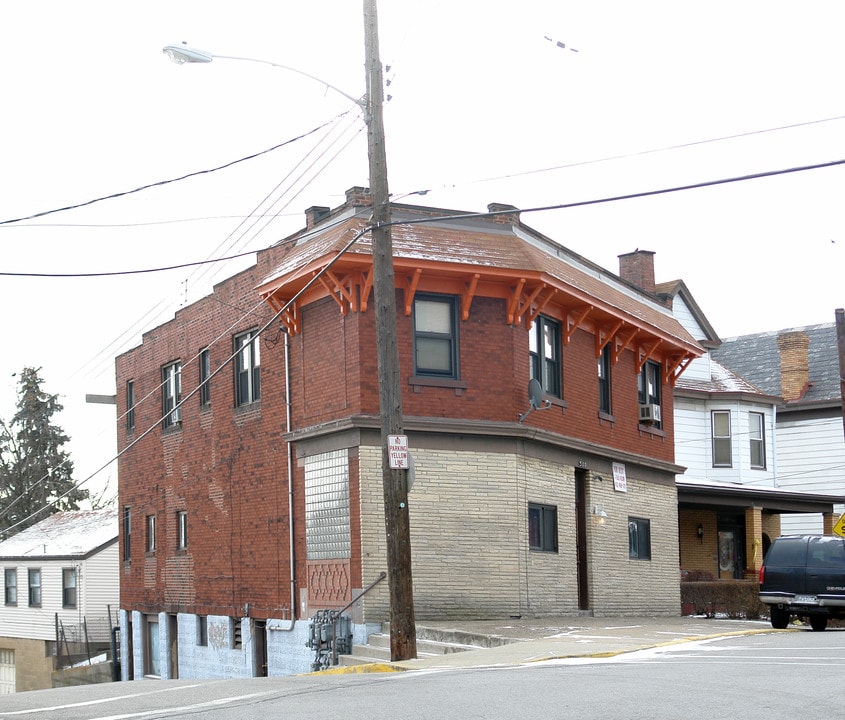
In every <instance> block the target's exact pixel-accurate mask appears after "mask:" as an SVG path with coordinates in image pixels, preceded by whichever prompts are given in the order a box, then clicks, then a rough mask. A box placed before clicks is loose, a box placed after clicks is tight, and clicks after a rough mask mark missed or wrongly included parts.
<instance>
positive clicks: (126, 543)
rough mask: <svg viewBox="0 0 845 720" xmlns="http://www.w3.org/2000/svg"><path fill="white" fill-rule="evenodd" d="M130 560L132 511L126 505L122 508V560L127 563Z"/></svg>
mask: <svg viewBox="0 0 845 720" xmlns="http://www.w3.org/2000/svg"><path fill="white" fill-rule="evenodd" d="M131 558H132V511H131V510H130V508H129V506H128V505H124V506H123V559H124V561H126V562H128V561H129V560H130V559H131Z"/></svg>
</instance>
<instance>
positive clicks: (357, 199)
mask: <svg viewBox="0 0 845 720" xmlns="http://www.w3.org/2000/svg"><path fill="white" fill-rule="evenodd" d="M346 202H347V204H349V205H351V206H352V207H369V206H370V205H372V204H373V198H372V196H371V195H370V188H365V187H360V186H357V185H356V186H355V187H351V188H349V190H347V191H346Z"/></svg>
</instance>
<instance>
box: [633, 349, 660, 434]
mask: <svg viewBox="0 0 845 720" xmlns="http://www.w3.org/2000/svg"><path fill="white" fill-rule="evenodd" d="M637 391H638V393H639V401H640V419H643V418H644V417H645V418H646V419H648V422H649V423H650V424H651V426H652V427H654V428H657V429H659V428H662V427H663V421H662V412H661V396H662V368H661V366H660V363H656V362H654V361H652V360H646V362H645V363H643V369H642V370H641V371H640V374H639V375H638V376H637ZM644 408H647V409H648V411H647V413H646V414H645V415H644V414H643V410H644Z"/></svg>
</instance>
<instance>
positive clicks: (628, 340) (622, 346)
mask: <svg viewBox="0 0 845 720" xmlns="http://www.w3.org/2000/svg"><path fill="white" fill-rule="evenodd" d="M639 332H640V329H639V328H636V327H635V328H634V329H633V330H631V333H630V334H629V335H628V336H627V337H625V338H618V339H617V340H616V341H615V342H614V343H613V344H614V348H613V353H612V355H613V364H614V365H616V363H618V362H619V358H620V357H622V353H623V352H625V350H626V349H627V348H629V347H631V344H632V343H633V342H634V338H636V337H637V335H638V334H639Z"/></svg>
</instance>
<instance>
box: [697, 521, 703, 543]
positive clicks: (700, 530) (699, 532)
mask: <svg viewBox="0 0 845 720" xmlns="http://www.w3.org/2000/svg"><path fill="white" fill-rule="evenodd" d="M695 534H696V535H698V542H699V544H701V545H703V544H704V525H702V524H701V523H698V527H697V528H696V530H695Z"/></svg>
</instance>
